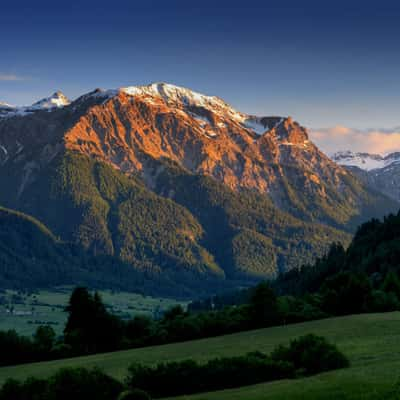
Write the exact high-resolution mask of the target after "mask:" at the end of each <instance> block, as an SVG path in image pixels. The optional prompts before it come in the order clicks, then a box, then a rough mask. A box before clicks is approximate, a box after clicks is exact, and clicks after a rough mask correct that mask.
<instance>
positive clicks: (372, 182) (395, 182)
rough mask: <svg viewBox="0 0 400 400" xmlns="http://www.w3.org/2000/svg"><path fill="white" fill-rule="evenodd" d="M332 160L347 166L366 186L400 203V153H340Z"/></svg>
mask: <svg viewBox="0 0 400 400" xmlns="http://www.w3.org/2000/svg"><path fill="white" fill-rule="evenodd" d="M332 160H334V161H335V162H337V163H338V164H340V165H343V166H346V168H348V169H349V170H350V171H351V172H352V173H353V174H354V175H356V176H357V177H358V178H359V179H360V180H362V181H363V182H364V183H365V184H366V185H368V186H370V187H371V188H373V189H374V190H376V191H379V192H381V193H384V194H385V195H387V196H389V197H391V198H392V199H394V200H397V201H400V152H395V153H391V154H388V155H386V156H381V155H379V154H369V153H353V152H351V151H346V152H339V153H336V154H334V155H333V157H332Z"/></svg>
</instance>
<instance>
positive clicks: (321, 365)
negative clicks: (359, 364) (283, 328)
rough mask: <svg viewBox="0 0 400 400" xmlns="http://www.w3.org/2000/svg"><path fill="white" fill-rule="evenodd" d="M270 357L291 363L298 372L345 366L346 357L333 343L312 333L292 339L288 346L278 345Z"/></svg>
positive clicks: (312, 372)
mask: <svg viewBox="0 0 400 400" xmlns="http://www.w3.org/2000/svg"><path fill="white" fill-rule="evenodd" d="M271 357H272V359H274V360H279V361H286V362H289V363H292V364H293V365H294V367H295V368H296V370H297V371H298V373H300V374H306V375H311V374H316V373H319V372H323V371H329V370H332V369H338V368H345V367H347V366H348V365H349V361H348V360H347V358H346V357H345V356H344V355H343V354H342V353H341V352H340V351H339V350H338V349H337V347H336V346H335V345H332V344H330V343H328V342H327V340H326V339H325V338H323V337H321V336H316V335H313V334H309V335H305V336H302V337H300V338H298V339H295V340H292V341H291V342H290V344H289V346H288V347H285V346H279V347H278V348H277V349H276V350H274V351H273V353H272V354H271Z"/></svg>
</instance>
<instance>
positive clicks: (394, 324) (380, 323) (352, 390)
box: [0, 312, 400, 400]
mask: <svg viewBox="0 0 400 400" xmlns="http://www.w3.org/2000/svg"><path fill="white" fill-rule="evenodd" d="M306 333H316V334H319V335H322V336H325V337H326V338H327V339H328V340H329V341H331V342H333V343H335V344H337V346H338V347H339V349H340V350H342V351H343V352H344V353H345V354H346V355H347V356H348V357H349V359H350V362H351V367H350V368H348V369H344V370H338V371H333V372H329V373H324V374H320V375H317V376H314V377H311V378H305V379H300V380H283V381H278V382H273V383H268V384H260V385H255V386H248V387H242V388H239V389H232V390H226V391H219V392H213V393H206V394H199V395H195V396H185V397H182V398H180V400H186V399H187V400H214V399H215V400H228V399H229V400H236V399H237V400H263V399H271V400H272V399H273V400H284V399H295V400H297V399H299V400H300V399H304V400H305V399H307V400H308V399H310V400H312V399H324V400H325V399H332V400H333V399H335V400H336V399H345V400H346V399H349V400H350V399H351V400H353V399H354V400H355V399H363V400H369V399H380V400H383V399H384V394H385V392H387V391H388V390H389V389H390V388H391V387H392V386H393V385H394V383H395V382H396V381H397V378H398V377H400V312H394V313H384V314H364V315H354V316H346V317H339V318H331V319H326V320H320V321H312V322H307V323H301V324H294V325H288V326H281V327H274V328H268V329H260V330H255V331H250V332H241V333H238V334H233V335H226V336H221V337H216V338H210V339H203V340H196V341H191V342H186V343H176V344H170V345H164V346H154V347H148V348H142V349H135V350H127V351H120V352H115V353H108V354H98V355H93V356H88V357H79V358H73V359H66V360H58V361H50V362H43V363H35V364H26V365H21V366H14V367H4V368H0V384H2V383H3V382H4V381H5V380H6V379H7V378H9V377H13V378H15V379H24V378H26V377H28V376H31V375H33V376H37V377H45V376H49V375H51V374H53V373H54V372H55V371H57V370H58V369H59V368H61V367H67V366H69V367H71V366H80V367H94V366H98V367H101V368H102V369H103V370H104V371H105V372H106V373H108V374H110V375H112V376H114V377H116V378H118V379H121V380H122V379H124V377H125V375H126V370H127V367H128V366H129V365H130V364H131V363H132V362H133V361H137V362H141V363H144V364H154V363H157V362H160V361H167V360H180V359H186V358H194V359H196V360H199V361H205V360H207V359H209V358H214V357H217V356H229V355H239V354H244V353H246V352H249V351H253V350H260V351H263V352H267V353H268V352H270V351H271V350H272V349H273V348H274V347H275V346H276V345H277V344H280V343H287V342H288V341H289V340H290V339H292V338H295V337H298V336H300V335H304V334H306Z"/></svg>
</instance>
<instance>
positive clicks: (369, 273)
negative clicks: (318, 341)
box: [0, 214, 400, 365]
mask: <svg viewBox="0 0 400 400" xmlns="http://www.w3.org/2000/svg"><path fill="white" fill-rule="evenodd" d="M399 238H400V214H398V215H389V216H388V217H386V218H385V219H384V220H383V221H378V220H371V221H369V222H367V223H365V224H363V225H361V226H360V227H359V229H358V230H357V232H356V235H355V237H354V239H353V241H352V243H351V244H350V246H349V247H348V249H347V250H345V249H344V248H343V247H342V246H341V245H340V244H336V243H334V244H332V246H331V248H330V251H329V252H328V254H327V255H326V256H325V257H323V258H320V259H318V260H317V261H316V262H315V264H313V265H307V266H304V267H302V268H301V269H299V270H294V271H290V272H288V273H286V274H283V275H281V276H280V277H279V278H278V279H277V280H276V281H273V282H270V283H261V284H259V285H257V286H256V287H254V288H250V289H245V290H241V291H234V292H230V293H227V294H225V295H220V296H215V297H212V298H206V299H204V300H199V301H194V302H192V303H191V304H190V305H189V307H188V310H184V309H183V308H182V307H180V306H176V307H173V308H172V309H170V310H169V311H167V312H166V313H165V314H164V315H163V317H162V318H161V319H152V318H149V317H146V316H141V315H137V316H135V317H134V318H132V319H131V320H129V321H124V320H121V319H119V318H118V317H116V316H114V315H112V314H110V313H109V312H108V311H107V310H106V308H105V306H104V304H103V302H102V300H101V298H100V296H99V295H98V294H97V293H94V294H91V293H90V292H89V291H88V290H87V289H85V288H77V289H75V290H74V292H73V293H72V295H71V298H70V301H69V305H68V307H67V309H66V311H67V312H68V313H69V318H68V321H67V324H66V326H65V330H64V335H63V337H62V338H56V337H55V335H54V332H53V331H52V328H51V327H48V326H44V327H39V328H38V330H37V332H36V334H35V336H34V338H33V339H31V338H26V337H21V336H19V335H18V334H17V333H16V332H13V331H8V332H0V351H1V353H2V355H3V356H2V359H1V363H2V365H9V364H17V363H21V362H28V361H34V360H43V359H54V358H62V357H67V356H75V355H82V354H93V353H98V352H107V351H114V350H118V349H127V348H133V347H141V346H150V345H155V344H163V343H170V342H178V341H185V340H191V339H197V338H204V337H210V336H217V335H223V334H227V333H233V332H238V331H243V330H249V329H256V328H262V327H268V326H273V325H282V324H288V323H294V322H300V321H308V320H313V319H319V318H325V317H329V316H336V315H345V314H355V313H364V312H384V311H393V310H399V309H400V279H399V273H400V270H399V266H400V263H399V261H400V240H399Z"/></svg>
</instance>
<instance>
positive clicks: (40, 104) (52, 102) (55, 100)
mask: <svg viewBox="0 0 400 400" xmlns="http://www.w3.org/2000/svg"><path fill="white" fill-rule="evenodd" d="M70 103H71V102H70V101H69V99H68V98H67V97H66V96H65V95H64V94H63V93H62V92H60V91H57V92H55V93H54V94H52V95H51V96H50V97H46V98H45V99H42V100H39V101H37V102H36V103H34V104H32V106H31V107H29V108H30V109H32V110H46V109H51V108H61V107H65V106H68V105H69V104H70Z"/></svg>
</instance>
